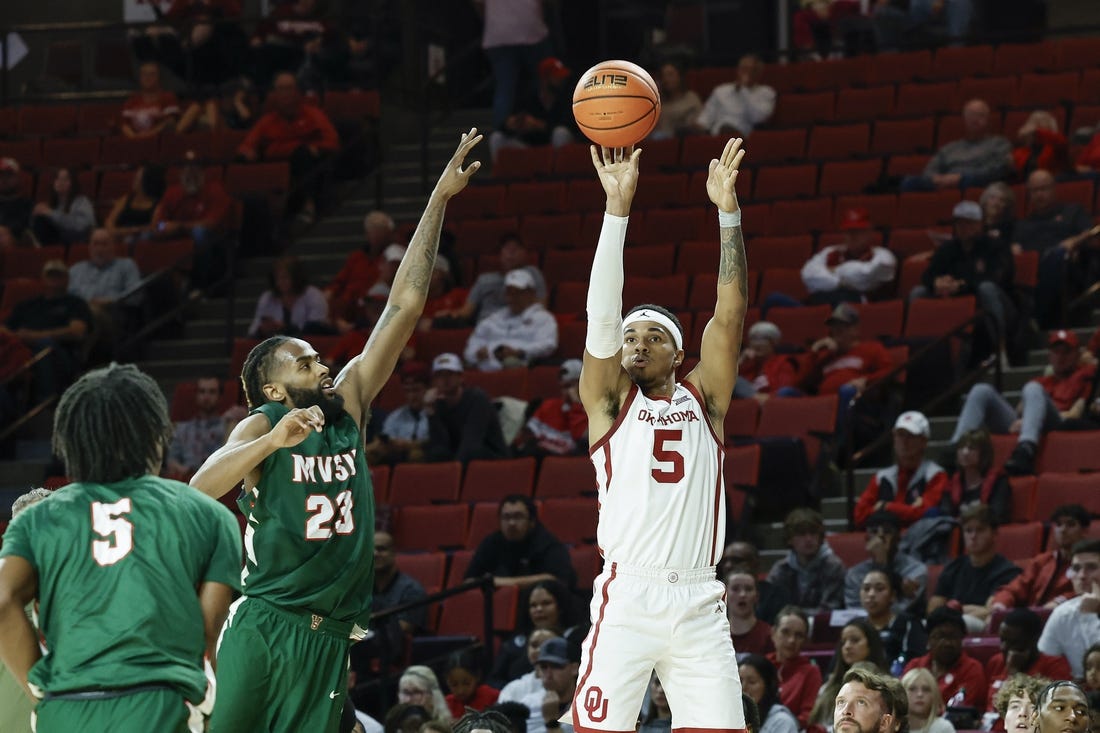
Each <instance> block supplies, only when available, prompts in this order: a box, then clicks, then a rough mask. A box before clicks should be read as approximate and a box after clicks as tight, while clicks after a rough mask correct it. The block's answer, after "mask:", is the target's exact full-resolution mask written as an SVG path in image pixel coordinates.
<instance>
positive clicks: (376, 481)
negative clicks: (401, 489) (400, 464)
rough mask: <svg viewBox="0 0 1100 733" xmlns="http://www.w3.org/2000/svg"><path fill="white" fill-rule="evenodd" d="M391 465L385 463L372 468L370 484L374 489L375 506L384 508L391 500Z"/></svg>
mask: <svg viewBox="0 0 1100 733" xmlns="http://www.w3.org/2000/svg"><path fill="white" fill-rule="evenodd" d="M391 471H392V469H391V468H390V466H389V464H386V463H383V464H381V465H377V466H370V482H371V486H372V487H373V488H374V505H375V506H384V505H386V504H388V503H389V500H390V472H391Z"/></svg>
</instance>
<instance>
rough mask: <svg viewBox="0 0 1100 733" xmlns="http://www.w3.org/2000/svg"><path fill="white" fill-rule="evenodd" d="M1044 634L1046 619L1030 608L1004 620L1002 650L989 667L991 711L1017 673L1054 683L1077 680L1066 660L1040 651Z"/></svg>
mask: <svg viewBox="0 0 1100 733" xmlns="http://www.w3.org/2000/svg"><path fill="white" fill-rule="evenodd" d="M1042 632H1043V620H1042V619H1041V618H1039V614H1037V613H1035V612H1034V611H1032V610H1031V609H1030V608H1014V609H1012V610H1011V611H1009V612H1008V615H1007V616H1005V617H1004V619H1003V620H1002V621H1001V628H1000V630H999V635H1000V637H1001V651H1000V653H998V654H996V655H994V657H993V658H992V659H990V660H989V663H988V664H987V665H986V673H987V675H988V677H989V710H990V711H991V712H992V711H993V710H994V707H993V699H994V696H995V695H996V694H997V692H998V691H999V690H1000V689H1001V686H1002V685H1003V684H1004V683H1005V680H1006V679H1008V678H1009V677H1010V676H1012V675H1014V674H1026V675H1028V676H1030V677H1047V678H1049V679H1052V680H1068V679H1073V674H1072V673H1071V671H1070V666H1069V662H1067V661H1066V659H1065V657H1056V656H1052V655H1050V654H1043V653H1042V652H1040V651H1039V635H1040V634H1041V633H1042Z"/></svg>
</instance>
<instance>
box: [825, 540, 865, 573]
mask: <svg viewBox="0 0 1100 733" xmlns="http://www.w3.org/2000/svg"><path fill="white" fill-rule="evenodd" d="M825 543H826V544H827V545H829V547H830V548H831V549H832V551H833V553H834V554H835V555H836V556H837V557H839V558H840V561H841V562H843V563H844V566H845V567H849V568H850V567H852V566H853V565H857V564H859V563H861V562H863V561H864V560H866V559H867V533H866V532H835V533H833V534H828V535H825Z"/></svg>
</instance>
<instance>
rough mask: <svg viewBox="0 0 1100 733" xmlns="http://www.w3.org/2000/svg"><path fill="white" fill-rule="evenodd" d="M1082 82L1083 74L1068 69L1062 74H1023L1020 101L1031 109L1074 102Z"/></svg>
mask: <svg viewBox="0 0 1100 733" xmlns="http://www.w3.org/2000/svg"><path fill="white" fill-rule="evenodd" d="M1080 83H1081V74H1080V72H1077V71H1066V72H1063V73H1060V74H1022V75H1021V76H1020V103H1021V104H1024V105H1027V106H1028V107H1030V108H1031V109H1036V108H1041V107H1052V106H1054V105H1059V104H1065V103H1067V102H1070V103H1072V102H1074V101H1076V99H1077V90H1078V88H1079V85H1080Z"/></svg>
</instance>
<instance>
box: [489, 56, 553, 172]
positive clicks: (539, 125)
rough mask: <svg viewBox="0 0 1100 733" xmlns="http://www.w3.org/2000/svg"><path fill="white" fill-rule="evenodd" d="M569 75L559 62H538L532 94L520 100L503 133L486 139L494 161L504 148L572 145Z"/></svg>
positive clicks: (492, 134) (494, 134) (496, 131)
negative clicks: (567, 83) (536, 76)
mask: <svg viewBox="0 0 1100 733" xmlns="http://www.w3.org/2000/svg"><path fill="white" fill-rule="evenodd" d="M571 73H572V72H571V71H570V70H569V69H568V67H566V65H565V64H563V63H562V62H561V59H557V58H554V57H553V56H548V57H546V58H544V59H543V60H542V61H540V62H539V66H538V80H537V84H536V86H535V88H534V89H533V90H532V92H531V94H529V95H523V96H521V97H520V98H519V99H518V101H517V104H516V108H515V111H513V112H512V113H511V114H510V115H508V117H507V118H506V119H505V121H504V127H503V129H499V130H494V131H493V132H492V133H490V135H489V151H490V155H492V158H493V160H496V159H497V154H498V153H499V152H500V151H501V149H503V148H525V147H528V146H530V145H552V146H554V147H555V148H560V147H561V146H562V145H568V144H569V143H571V142H573V140H574V136H573V130H574V121H573V107H572V102H573V94H572V85H568V86H567V85H566V79H568V78H569V75H570V74H571Z"/></svg>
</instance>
